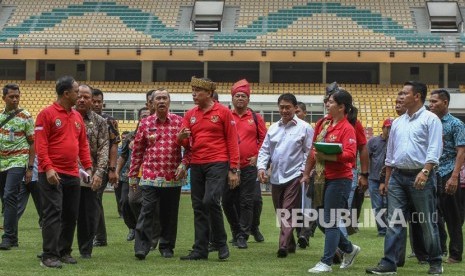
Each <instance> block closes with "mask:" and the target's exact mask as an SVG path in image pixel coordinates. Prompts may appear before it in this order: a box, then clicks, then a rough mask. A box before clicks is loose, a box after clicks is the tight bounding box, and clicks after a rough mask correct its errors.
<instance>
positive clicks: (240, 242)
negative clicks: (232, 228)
mask: <svg viewBox="0 0 465 276" xmlns="http://www.w3.org/2000/svg"><path fill="white" fill-rule="evenodd" d="M236 244H237V248H240V249H246V248H247V240H246V239H245V238H244V237H243V236H240V237H238V238H237V242H236Z"/></svg>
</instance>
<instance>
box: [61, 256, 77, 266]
mask: <svg viewBox="0 0 465 276" xmlns="http://www.w3.org/2000/svg"><path fill="white" fill-rule="evenodd" d="M60 261H61V262H62V263H65V264H77V261H76V259H75V258H73V257H72V256H71V255H69V254H66V255H63V256H61V258H60Z"/></svg>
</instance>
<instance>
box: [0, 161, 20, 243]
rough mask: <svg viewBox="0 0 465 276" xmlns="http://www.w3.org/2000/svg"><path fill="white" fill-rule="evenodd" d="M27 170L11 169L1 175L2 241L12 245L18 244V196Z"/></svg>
mask: <svg viewBox="0 0 465 276" xmlns="http://www.w3.org/2000/svg"><path fill="white" fill-rule="evenodd" d="M25 173H26V169H25V168H24V167H23V168H11V169H8V170H6V171H3V172H1V173H0V186H1V187H2V189H3V193H2V196H3V203H4V204H5V207H4V213H3V216H4V222H3V229H4V233H3V236H2V239H3V240H4V241H6V242H8V243H10V244H11V245H15V244H17V243H18V195H19V188H20V186H21V182H22V180H23V177H24V174H25Z"/></svg>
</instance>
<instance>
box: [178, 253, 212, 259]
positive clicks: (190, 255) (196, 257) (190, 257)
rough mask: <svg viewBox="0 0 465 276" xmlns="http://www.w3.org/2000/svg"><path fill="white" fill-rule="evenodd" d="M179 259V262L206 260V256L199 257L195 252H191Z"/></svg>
mask: <svg viewBox="0 0 465 276" xmlns="http://www.w3.org/2000/svg"><path fill="white" fill-rule="evenodd" d="M179 259H180V260H181V261H197V260H207V259H208V256H203V255H200V254H199V253H198V252H197V251H191V252H190V253H189V254H188V255H187V256H182V257H180V258H179Z"/></svg>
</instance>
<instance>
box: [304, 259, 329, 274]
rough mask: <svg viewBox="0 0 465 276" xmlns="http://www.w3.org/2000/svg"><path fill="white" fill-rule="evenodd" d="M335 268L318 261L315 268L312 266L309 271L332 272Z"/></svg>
mask: <svg viewBox="0 0 465 276" xmlns="http://www.w3.org/2000/svg"><path fill="white" fill-rule="evenodd" d="M332 271H333V269H332V268H331V267H330V266H329V265H327V264H325V263H322V262H318V263H317V264H316V265H315V266H314V267H313V268H310V269H309V270H308V272H310V273H324V272H332Z"/></svg>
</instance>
